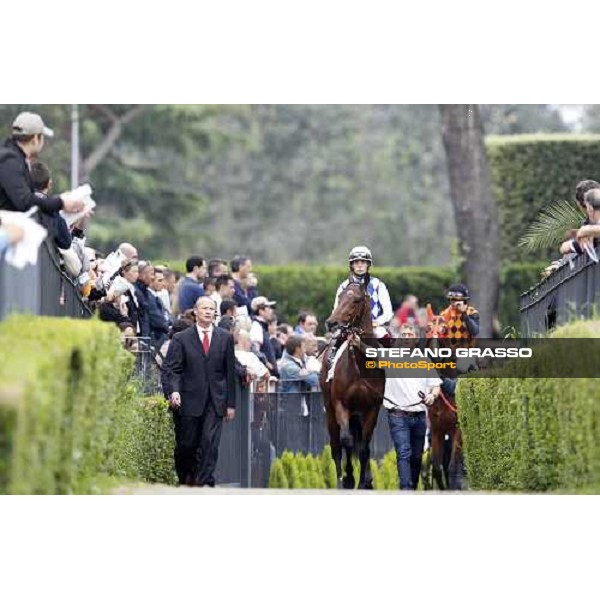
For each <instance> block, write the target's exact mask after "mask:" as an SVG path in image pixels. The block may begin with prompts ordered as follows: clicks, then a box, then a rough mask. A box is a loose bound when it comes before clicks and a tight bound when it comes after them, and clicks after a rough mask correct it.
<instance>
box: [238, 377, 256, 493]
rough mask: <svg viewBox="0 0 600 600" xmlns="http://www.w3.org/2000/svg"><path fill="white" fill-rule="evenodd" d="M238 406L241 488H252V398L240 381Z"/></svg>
mask: <svg viewBox="0 0 600 600" xmlns="http://www.w3.org/2000/svg"><path fill="white" fill-rule="evenodd" d="M235 387H236V390H235V393H236V404H237V406H238V411H239V412H238V415H239V416H238V418H239V420H240V455H241V456H240V459H241V468H240V479H241V481H240V486H241V487H243V488H249V487H252V406H251V402H252V397H251V395H250V391H249V388H247V387H244V386H242V385H241V384H240V382H239V381H238V382H237V384H236V386H235Z"/></svg>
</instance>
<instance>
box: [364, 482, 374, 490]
mask: <svg viewBox="0 0 600 600" xmlns="http://www.w3.org/2000/svg"><path fill="white" fill-rule="evenodd" d="M362 489H363V490H372V489H375V488H374V487H373V482H372V481H365V485H363V487H362Z"/></svg>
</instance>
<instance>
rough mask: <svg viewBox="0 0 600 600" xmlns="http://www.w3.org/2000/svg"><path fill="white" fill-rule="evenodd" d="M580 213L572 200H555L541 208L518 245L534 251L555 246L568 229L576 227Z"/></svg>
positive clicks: (580, 216) (578, 224)
mask: <svg viewBox="0 0 600 600" xmlns="http://www.w3.org/2000/svg"><path fill="white" fill-rule="evenodd" d="M581 220H582V213H581V211H580V210H579V209H578V208H577V205H575V204H574V203H573V202H556V203H554V204H549V205H547V206H545V207H544V208H542V210H540V212H539V213H538V215H537V217H536V218H535V219H534V220H533V221H532V223H531V224H530V225H529V227H528V228H527V233H526V234H525V235H524V236H523V237H522V238H521V239H520V240H519V246H524V247H525V248H526V249H527V250H529V251H531V252H535V251H537V250H544V249H547V248H556V247H558V245H559V244H560V242H562V240H563V239H564V237H565V233H566V232H567V231H568V230H569V229H578V228H579V227H580V225H581Z"/></svg>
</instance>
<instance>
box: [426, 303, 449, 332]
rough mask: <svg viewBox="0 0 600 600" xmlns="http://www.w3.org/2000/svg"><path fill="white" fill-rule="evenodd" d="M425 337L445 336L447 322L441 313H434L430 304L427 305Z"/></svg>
mask: <svg viewBox="0 0 600 600" xmlns="http://www.w3.org/2000/svg"><path fill="white" fill-rule="evenodd" d="M425 337H426V338H428V339H431V338H435V339H438V338H447V337H448V324H447V323H446V320H445V319H444V317H442V316H441V315H436V314H434V312H433V310H432V308H431V304H428V305H427V327H426V328H425Z"/></svg>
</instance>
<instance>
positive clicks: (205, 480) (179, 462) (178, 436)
mask: <svg viewBox="0 0 600 600" xmlns="http://www.w3.org/2000/svg"><path fill="white" fill-rule="evenodd" d="M173 421H174V423H175V470H176V471H177V477H178V478H179V483H180V484H182V485H210V486H214V485H215V477H214V472H215V469H216V467H217V459H218V457H219V443H220V441H221V430H222V427H223V417H220V416H219V415H217V413H216V411H215V407H214V404H213V402H212V399H211V398H209V399H208V401H207V402H206V405H205V407H204V412H203V414H202V416H201V417H188V416H184V415H180V414H178V412H177V411H174V412H173Z"/></svg>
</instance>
